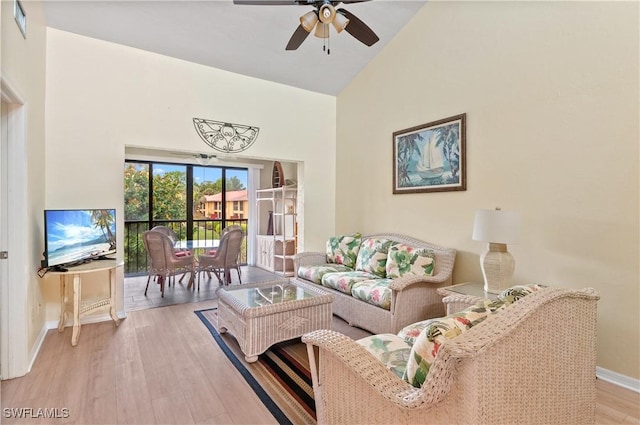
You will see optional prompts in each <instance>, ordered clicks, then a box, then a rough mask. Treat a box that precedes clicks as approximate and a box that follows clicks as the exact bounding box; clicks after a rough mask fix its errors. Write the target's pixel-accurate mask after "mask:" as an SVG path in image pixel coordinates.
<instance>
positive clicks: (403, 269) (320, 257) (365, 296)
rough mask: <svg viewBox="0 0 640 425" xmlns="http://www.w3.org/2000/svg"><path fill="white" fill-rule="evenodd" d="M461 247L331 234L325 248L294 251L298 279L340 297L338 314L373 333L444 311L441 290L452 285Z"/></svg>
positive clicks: (395, 237)
mask: <svg viewBox="0 0 640 425" xmlns="http://www.w3.org/2000/svg"><path fill="white" fill-rule="evenodd" d="M455 257H456V251H455V250H454V249H451V248H445V247H442V246H438V245H434V244H431V243H428V242H423V241H420V240H418V239H414V238H411V237H409V236H405V235H400V234H393V233H378V234H372V235H368V236H362V235H361V234H359V233H354V234H350V235H340V236H335V237H331V238H329V239H328V241H327V249H326V252H302V253H299V254H297V255H296V256H295V259H294V268H295V270H296V278H297V279H301V280H305V281H308V282H313V283H315V284H317V285H322V286H323V287H324V288H325V289H326V290H327V291H329V292H331V293H332V294H334V296H335V300H334V302H333V313H334V314H335V315H337V316H339V317H342V318H343V319H344V320H346V321H347V322H348V323H349V324H350V325H352V326H358V327H360V328H363V329H366V330H368V331H370V332H373V333H395V332H398V331H399V330H400V329H402V328H403V327H404V326H406V325H408V324H410V323H414V322H417V321H420V320H423V319H427V318H430V317H438V316H442V315H443V314H444V306H443V304H442V296H440V295H439V294H438V293H437V292H436V290H437V289H438V288H440V287H442V286H448V285H450V284H451V275H452V272H453V266H454V262H455Z"/></svg>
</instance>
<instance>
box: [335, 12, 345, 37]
mask: <svg viewBox="0 0 640 425" xmlns="http://www.w3.org/2000/svg"><path fill="white" fill-rule="evenodd" d="M348 23H349V19H347V17H346V16H344V15H342V14H341V13H336V17H335V18H333V21H332V22H331V24H332V25H333V27H334V28H335V29H336V31H337V32H338V34H340V33H341V32H342V30H343V29H345V28H346V27H347V24H348Z"/></svg>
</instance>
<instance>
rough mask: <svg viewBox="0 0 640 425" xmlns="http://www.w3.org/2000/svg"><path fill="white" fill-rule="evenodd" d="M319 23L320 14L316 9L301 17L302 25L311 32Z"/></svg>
mask: <svg viewBox="0 0 640 425" xmlns="http://www.w3.org/2000/svg"><path fill="white" fill-rule="evenodd" d="M317 23H318V15H316V12H315V11H313V10H312V11H311V12H307V13H305V14H304V15H302V16H301V17H300V25H302V28H304V30H305V31H306V32H311V30H312V29H313V27H314V26H315V25H316V24H317Z"/></svg>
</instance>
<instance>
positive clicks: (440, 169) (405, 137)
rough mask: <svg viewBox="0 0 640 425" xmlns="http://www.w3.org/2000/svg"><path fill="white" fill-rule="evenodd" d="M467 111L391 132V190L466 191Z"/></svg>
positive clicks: (404, 191)
mask: <svg viewBox="0 0 640 425" xmlns="http://www.w3.org/2000/svg"><path fill="white" fill-rule="evenodd" d="M466 120H467V116H466V114H460V115H454V116H452V117H448V118H443V119H441V120H437V121H433V122H429V123H426V124H423V125H419V126H416V127H411V128H407V129H404V130H399V131H396V132H394V133H393V193H394V194H402V193H423V192H450V191H462V190H467V164H466V153H467V152H466V127H467V126H466Z"/></svg>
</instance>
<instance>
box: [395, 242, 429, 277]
mask: <svg viewBox="0 0 640 425" xmlns="http://www.w3.org/2000/svg"><path fill="white" fill-rule="evenodd" d="M434 268H435V255H434V254H433V251H432V250H430V249H426V248H414V247H412V246H409V245H405V244H400V243H399V244H395V245H392V246H391V247H390V248H389V254H388V256H387V265H386V271H387V277H390V278H392V279H396V278H399V277H402V276H404V275H405V274H409V275H418V276H433V271H434Z"/></svg>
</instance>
